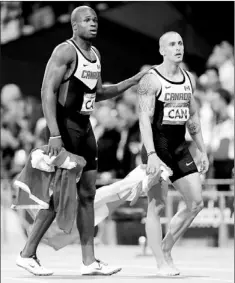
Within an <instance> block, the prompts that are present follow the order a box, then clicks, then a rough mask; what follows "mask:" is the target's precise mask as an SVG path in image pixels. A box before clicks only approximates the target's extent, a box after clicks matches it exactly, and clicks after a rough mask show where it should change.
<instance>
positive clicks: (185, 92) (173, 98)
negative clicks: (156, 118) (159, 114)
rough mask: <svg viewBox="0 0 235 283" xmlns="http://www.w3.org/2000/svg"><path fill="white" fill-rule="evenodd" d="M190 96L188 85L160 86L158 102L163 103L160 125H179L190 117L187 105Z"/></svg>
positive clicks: (166, 84)
mask: <svg viewBox="0 0 235 283" xmlns="http://www.w3.org/2000/svg"><path fill="white" fill-rule="evenodd" d="M191 96H192V89H191V86H190V84H187V83H184V84H179V85H175V84H170V83H169V84H168V83H165V84H164V85H162V91H161V95H160V97H159V99H158V100H159V101H161V102H162V103H163V119H162V124H170V125H181V124H184V123H185V122H186V121H187V120H188V119H189V117H190V113H189V105H190V100H191Z"/></svg>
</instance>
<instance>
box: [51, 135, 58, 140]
mask: <svg viewBox="0 0 235 283" xmlns="http://www.w3.org/2000/svg"><path fill="white" fill-rule="evenodd" d="M49 139H50V140H53V139H61V136H55V137H50V138H49Z"/></svg>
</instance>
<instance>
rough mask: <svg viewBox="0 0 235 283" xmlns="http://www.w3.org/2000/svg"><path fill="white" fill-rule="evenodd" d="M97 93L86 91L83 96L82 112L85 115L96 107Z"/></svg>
mask: <svg viewBox="0 0 235 283" xmlns="http://www.w3.org/2000/svg"><path fill="white" fill-rule="evenodd" d="M95 98H96V94H95V93H85V94H84V96H83V103H82V108H81V110H80V113H81V114H83V115H90V114H91V113H92V111H93V110H94V107H95Z"/></svg>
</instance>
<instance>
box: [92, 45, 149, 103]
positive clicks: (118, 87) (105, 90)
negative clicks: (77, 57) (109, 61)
mask: <svg viewBox="0 0 235 283" xmlns="http://www.w3.org/2000/svg"><path fill="white" fill-rule="evenodd" d="M96 53H97V54H98V56H99V58H100V54H99V52H98V50H97V49H96ZM100 60H101V59H100ZM144 74H146V71H142V72H139V73H137V74H136V75H135V76H133V77H131V78H129V79H126V80H124V81H122V82H120V83H117V84H111V85H103V84H102V78H101V75H100V76H99V79H98V83H97V91H96V101H102V100H107V99H110V98H114V97H116V96H118V95H120V94H122V93H123V92H124V91H125V90H127V89H128V88H130V87H132V86H134V85H136V84H138V82H139V80H140V79H141V78H142V77H143V75H144Z"/></svg>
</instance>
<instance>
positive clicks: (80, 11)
mask: <svg viewBox="0 0 235 283" xmlns="http://www.w3.org/2000/svg"><path fill="white" fill-rule="evenodd" d="M86 11H93V12H94V13H95V11H94V10H93V9H92V8H91V7H89V6H80V7H77V8H76V9H74V10H73V12H72V14H71V25H72V26H73V24H74V23H76V21H77V20H78V19H80V18H81V15H82V14H83V13H85V12H86Z"/></svg>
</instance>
